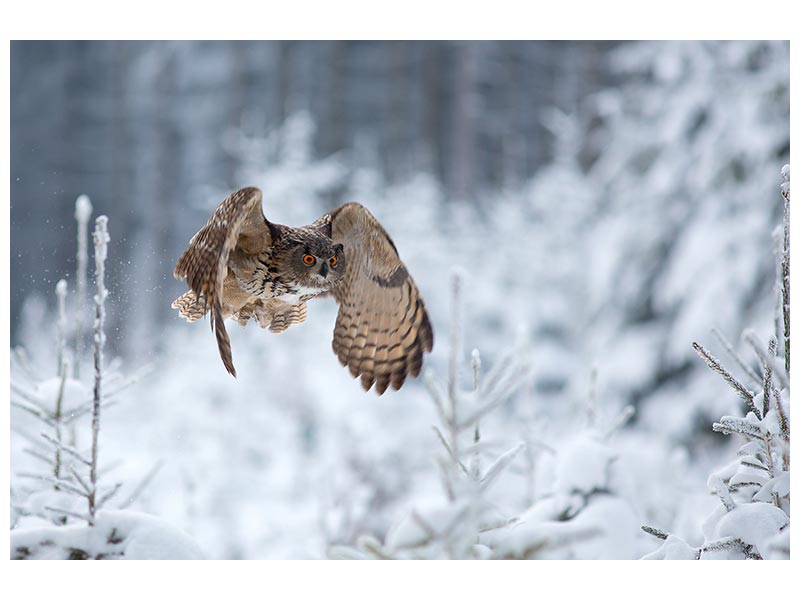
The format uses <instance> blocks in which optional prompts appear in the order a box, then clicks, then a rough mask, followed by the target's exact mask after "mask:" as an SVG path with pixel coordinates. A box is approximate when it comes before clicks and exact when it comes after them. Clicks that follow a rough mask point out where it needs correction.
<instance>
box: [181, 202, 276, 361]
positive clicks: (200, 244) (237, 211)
mask: <svg viewBox="0 0 800 600" xmlns="http://www.w3.org/2000/svg"><path fill="white" fill-rule="evenodd" d="M261 201H262V194H261V190H259V189H257V188H253V187H247V188H242V189H239V190H236V191H235V192H233V193H232V194H231V195H230V196H228V197H227V198H225V200H223V201H222V203H221V204H220V205H219V206H218V207H217V209H216V210H215V211H214V213H213V214H212V215H211V218H210V219H209V220H208V223H206V225H205V226H204V227H203V228H202V229H201V230H200V231H198V232H197V233H196V234H195V235H194V236H193V237H192V239H191V240H190V241H189V247H188V248H187V249H186V251H185V252H184V253H183V255H182V256H181V257H180V258H179V259H178V262H177V263H176V264H175V269H174V271H173V275H174V276H175V278H176V279H180V280H183V279H185V280H186V282H187V284H188V285H189V288H191V290H192V291H193V292H194V294H195V296H196V302H197V305H198V309H197V310H202V311H204V312H205V311H206V310H207V311H210V313H211V329H212V330H213V331H214V332H215V333H216V337H217V345H218V347H219V353H220V357H221V358H222V362H223V364H224V365H225V368H226V369H227V371H228V372H229V373H230V374H231V375H233V376H236V369H235V368H234V366H233V358H232V355H231V344H230V338H229V337H228V332H227V330H226V329H225V322H224V317H225V316H227V315H223V314H222V313H223V303H224V300H225V297H224V296H225V294H224V286H223V282H225V278H226V276H227V274H228V259H229V257H230V255H231V253H232V252H234V251H241V252H244V253H246V254H258V253H259V252H261V251H263V250H264V249H265V248H266V247H267V246H268V245H269V244H270V243H271V239H272V238H271V235H270V230H269V226H268V224H267V221H266V219H265V218H264V213H263V212H262V208H261Z"/></svg>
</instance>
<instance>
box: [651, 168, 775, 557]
mask: <svg viewBox="0 0 800 600" xmlns="http://www.w3.org/2000/svg"><path fill="white" fill-rule="evenodd" d="M782 174H783V178H784V183H783V185H782V187H781V189H782V194H783V197H784V225H783V228H782V233H783V235H782V236H780V232H781V229H780V228H779V229H778V232H779V233H778V235H776V238H778V240H779V242H780V245H779V252H778V258H779V268H778V275H779V276H778V281H777V285H776V288H777V294H778V298H779V302H777V303H776V306H777V311H776V313H777V314H776V318H775V321H774V322H775V336H774V337H772V338H771V339H770V341H769V343H768V344H767V345H765V344H764V343H763V342H762V341H761V340H760V339H759V338H758V335H757V334H756V333H755V332H753V331H746V332H745V334H744V336H743V337H744V339H745V341H746V342H747V343H748V344H749V345H750V346H751V348H752V350H753V351H754V353H755V355H756V357H757V359H758V367H759V370H758V372H756V371H754V370H753V369H752V368H751V367H750V366H749V365H748V364H747V363H746V362H745V361H744V360H743V359H742V358H741V357H740V356H739V355H738V354H737V353H736V352H735V351H734V350H733V348H732V347H731V346H730V344H728V343H727V342H725V340H724V339H723V340H722V341H723V343H724V345H725V347H726V349H727V350H728V351H729V352H730V354H731V356H732V358H733V359H734V361H735V362H736V363H737V365H738V367H739V369H740V370H741V372H742V374H743V376H744V378H743V380H744V381H746V382H747V384H745V383H742V379H740V378H737V376H735V375H734V374H733V373H731V372H730V371H729V370H728V369H727V368H726V367H725V366H723V365H722V363H721V362H720V361H719V360H718V359H717V358H716V357H714V356H713V355H712V354H711V353H710V352H709V351H708V350H707V349H706V348H704V347H703V346H701V345H700V344H698V343H695V344H694V348H695V350H696V351H697V353H698V354H699V355H700V356H701V357H702V358H703V359H704V360H705V361H706V363H707V364H708V366H709V367H710V368H711V369H712V370H713V371H715V372H716V373H718V374H719V375H720V376H721V377H722V379H723V380H724V381H725V382H726V383H727V384H728V385H729V386H730V387H731V388H732V389H733V390H734V391H735V392H736V393H737V394H738V395H739V397H740V398H741V399H742V400H743V402H744V403H745V405H746V407H747V413H746V415H745V416H744V417H739V416H724V417H722V418H721V419H720V420H719V422H717V423H714V426H713V428H714V431H716V432H719V433H723V434H726V435H740V436H742V437H743V438H744V440H745V442H744V444H742V445H741V447H740V448H739V450H738V452H737V457H736V459H735V460H733V461H731V462H730V463H728V464H727V465H725V466H724V467H722V468H721V469H719V470H717V471H715V472H714V473H712V474H711V476H710V477H709V478H708V489H709V491H710V492H711V493H713V494H715V495H716V496H717V497H718V498H719V501H720V504H719V505H718V506H717V507H716V508H715V509H714V510H713V511H712V513H711V514H710V515H709V516H708V517H707V518H706V520H705V521H704V523H703V536H704V542H703V544H702V545H700V546H699V547H694V546H691V545H690V544H688V543H687V542H686V541H684V540H683V539H681V538H680V537H679V536H676V535H670V534H668V533H665V532H663V531H661V530H658V529H655V528H652V527H646V528H645V530H646V531H648V532H649V533H652V534H653V535H655V536H656V537H659V538H662V539H663V540H664V543H663V544H662V545H661V547H660V548H659V549H658V550H656V551H655V552H652V553H650V554H648V555H647V556H645V558H667V559H669V558H682V559H703V558H755V559H762V558H789V515H790V505H789V504H790V503H789V499H790V495H789V492H790V486H789V462H790V461H789V459H790V448H789V437H790V428H789V357H790V335H789V333H790V328H789V195H790V194H789V192H790V190H789V167H788V165H787V166H785V167H784V168H783V171H782ZM779 338H780V339H781V341H782V343H780V344H779V343H778V339H779ZM778 359H781V360H778ZM751 386H755V390H754V389H752V387H751Z"/></svg>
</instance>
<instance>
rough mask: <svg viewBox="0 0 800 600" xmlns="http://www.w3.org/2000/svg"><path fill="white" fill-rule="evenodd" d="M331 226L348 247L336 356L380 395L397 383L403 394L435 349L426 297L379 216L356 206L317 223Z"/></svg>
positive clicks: (338, 290)
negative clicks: (426, 355) (408, 379)
mask: <svg viewBox="0 0 800 600" xmlns="http://www.w3.org/2000/svg"><path fill="white" fill-rule="evenodd" d="M317 224H318V226H325V225H327V224H329V225H330V235H331V238H332V239H333V241H334V242H336V243H341V244H342V245H344V253H345V274H344V277H343V278H342V279H341V280H340V282H339V283H338V284H337V285H336V286H335V287H334V288H333V295H334V297H335V298H336V301H337V302H338V303H339V315H338V316H337V318H336V326H335V328H334V331H333V351H334V352H335V353H336V355H337V356H338V357H339V362H341V363H342V365H343V366H347V367H348V368H349V369H350V373H351V374H352V375H353V377H359V376H360V377H361V385H362V387H363V388H364V389H365V390H369V389H370V388H371V387H372V385H373V384H375V389H376V391H377V392H378V395H380V394H383V392H384V391H386V388H387V387H388V386H389V384H390V383H391V385H392V387H393V388H394V389H396V390H398V389H400V387H401V386H402V385H403V382H404V381H405V379H406V376H408V375H411V376H412V377H416V376H417V375H419V371H420V368H421V367H422V354H423V352H426V351H427V352H430V351H431V349H432V348H433V330H432V329H431V324H430V320H429V319H428V313H427V312H426V310H425V304H424V303H423V301H422V296H421V295H420V293H419V290H418V289H417V286H416V284H415V283H414V280H413V279H412V278H411V275H409V273H408V271H407V270H406V267H405V265H404V264H403V262H402V261H401V260H400V257H399V256H398V254H397V248H395V245H394V243H393V242H392V240H391V238H390V237H389V235H388V234H387V233H386V231H385V230H384V229H383V227H381V225H380V223H378V221H377V220H375V217H373V216H372V214H371V213H370V212H369V211H368V210H367V209H366V208H364V207H363V206H361V205H360V204H357V203H354V202H351V203H349V204H345V205H344V206H340V207H339V208H337V209H336V210H333V211H331V212H330V213H328V214H326V215H325V216H324V217H322V218H321V219H319V220H318V221H317Z"/></svg>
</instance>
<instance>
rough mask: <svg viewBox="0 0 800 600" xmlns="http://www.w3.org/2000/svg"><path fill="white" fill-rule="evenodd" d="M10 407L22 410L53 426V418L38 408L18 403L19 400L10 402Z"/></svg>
mask: <svg viewBox="0 0 800 600" xmlns="http://www.w3.org/2000/svg"><path fill="white" fill-rule="evenodd" d="M10 404H11V406H15V407H17V408H18V409H20V410H24V411H25V412H26V413H28V414H31V415H33V416H34V417H36V418H37V419H39V420H40V421H43V422H44V423H47V424H48V425H52V424H53V418H52V417H51V416H50V415H48V414H47V413H46V412H45V411H43V410H42V409H40V408H39V407H38V406H28V405H27V404H25V403H24V402H20V401H19V400H11V401H10Z"/></svg>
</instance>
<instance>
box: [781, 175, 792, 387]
mask: <svg viewBox="0 0 800 600" xmlns="http://www.w3.org/2000/svg"><path fill="white" fill-rule="evenodd" d="M787 166H788V165H787ZM781 175H782V177H783V185H781V193H782V195H783V260H781V282H782V286H781V291H782V294H781V296H782V300H783V360H784V368H785V369H786V374H787V375H788V374H789V340H790V330H789V322H790V319H789V308H790V302H789V256H790V252H789V241H790V240H789V221H790V219H789V197H790V190H789V170H788V169H787V168H786V167H784V168H783V169H781Z"/></svg>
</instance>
